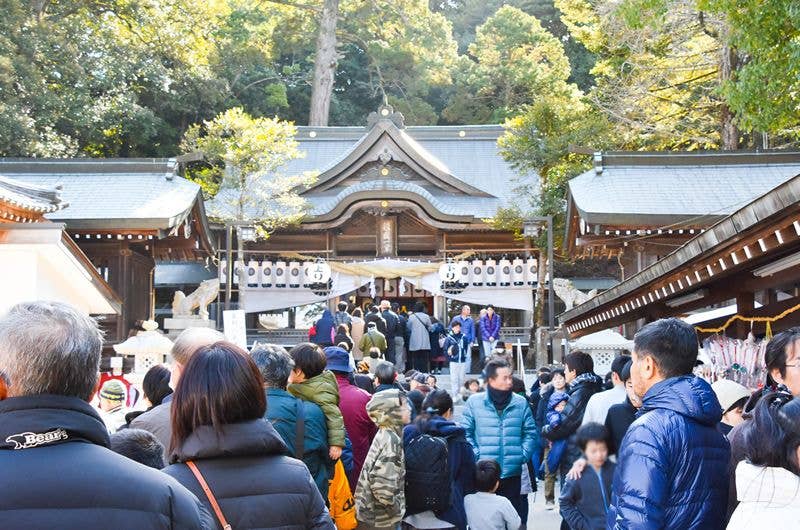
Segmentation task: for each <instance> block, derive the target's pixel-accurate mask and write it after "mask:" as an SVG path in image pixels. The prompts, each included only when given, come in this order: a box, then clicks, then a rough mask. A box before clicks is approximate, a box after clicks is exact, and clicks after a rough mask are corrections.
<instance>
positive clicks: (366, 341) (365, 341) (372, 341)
mask: <svg viewBox="0 0 800 530" xmlns="http://www.w3.org/2000/svg"><path fill="white" fill-rule="evenodd" d="M376 346H377V347H378V349H379V350H381V353H386V348H387V347H388V345H387V344H386V337H385V336H384V335H383V333H381V332H380V331H377V330H373V331H368V332H365V333H364V335H363V336H362V337H361V340H360V341H358V349H359V350H361V351H362V352H364V357H369V349H370V348H373V347H376Z"/></svg>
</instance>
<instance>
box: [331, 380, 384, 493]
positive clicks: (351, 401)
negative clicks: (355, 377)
mask: <svg viewBox="0 0 800 530" xmlns="http://www.w3.org/2000/svg"><path fill="white" fill-rule="evenodd" d="M336 382H337V383H339V409H340V410H341V411H342V416H343V417H344V428H345V430H347V436H348V437H350V442H351V443H352V444H353V472H352V473H351V474H350V476H348V477H347V478H348V480H349V482H350V485H351V487H352V488H353V491H355V488H356V483H357V482H358V476H359V475H360V474H361V468H362V467H363V466H364V460H365V459H366V458H367V452H368V451H369V446H370V445H372V439H373V438H374V437H375V433H376V432H378V427H377V426H376V425H375V424H374V423H373V422H372V420H371V419H370V418H369V416H368V415H367V403H368V402H369V400H370V399H371V398H372V395H371V394H369V393H368V392H366V391H365V390H362V389H360V388H358V387H357V386H355V385H352V384H350V381H348V380H347V377H345V376H341V375H339V374H337V375H336Z"/></svg>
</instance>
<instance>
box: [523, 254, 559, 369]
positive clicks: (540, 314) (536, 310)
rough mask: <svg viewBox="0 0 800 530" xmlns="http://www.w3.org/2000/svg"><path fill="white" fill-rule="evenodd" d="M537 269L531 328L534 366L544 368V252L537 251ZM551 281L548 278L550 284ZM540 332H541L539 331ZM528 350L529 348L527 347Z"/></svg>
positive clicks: (545, 260) (545, 257)
mask: <svg viewBox="0 0 800 530" xmlns="http://www.w3.org/2000/svg"><path fill="white" fill-rule="evenodd" d="M538 265H539V266H538V268H537V271H536V273H537V274H536V276H537V284H536V305H535V306H534V307H533V328H534V330H535V331H534V337H535V340H536V343H535V344H536V346H535V347H536V354H535V355H536V356H535V357H534V359H535V361H534V362H535V363H536V366H537V367H539V366H544V365H545V364H547V361H548V359H547V341H546V340H542V333H543V332H544V331H545V330H544V297H545V289H544V285H545V281H546V279H547V255H546V253H545V252H542V251H541V249H540V250H539V259H538ZM552 281H553V279H552V278H550V282H551V283H552ZM539 330H541V331H539ZM529 348H530V346H529Z"/></svg>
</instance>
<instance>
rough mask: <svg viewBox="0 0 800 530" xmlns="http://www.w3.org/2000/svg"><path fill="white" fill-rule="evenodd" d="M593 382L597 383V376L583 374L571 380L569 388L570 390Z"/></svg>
mask: <svg viewBox="0 0 800 530" xmlns="http://www.w3.org/2000/svg"><path fill="white" fill-rule="evenodd" d="M595 381H597V376H596V375H594V372H585V373H582V374H581V375H579V376H577V377H576V378H575V379H573V380H572V382H571V383H570V384H569V386H570V388H572V387H574V386H575V385H577V384H579V383H583V382H587V383H593V382H595Z"/></svg>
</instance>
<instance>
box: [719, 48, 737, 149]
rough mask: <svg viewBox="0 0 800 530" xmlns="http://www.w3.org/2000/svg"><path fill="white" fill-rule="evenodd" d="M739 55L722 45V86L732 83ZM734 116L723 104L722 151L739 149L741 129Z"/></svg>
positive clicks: (721, 120) (720, 68)
mask: <svg viewBox="0 0 800 530" xmlns="http://www.w3.org/2000/svg"><path fill="white" fill-rule="evenodd" d="M738 62H739V60H738V54H737V53H736V49H735V48H733V47H732V46H731V45H730V44H723V45H722V56H721V58H720V65H719V81H720V85H722V84H724V83H726V82H727V81H730V80H731V79H732V77H733V73H734V72H735V71H736V70H737V68H738ZM733 119H734V115H733V112H731V109H730V107H729V106H728V105H727V103H724V102H723V103H722V106H721V108H720V127H721V130H720V136H721V140H722V149H724V150H727V151H732V150H735V149H739V128H738V127H737V126H736V124H735V123H734V121H733Z"/></svg>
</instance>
